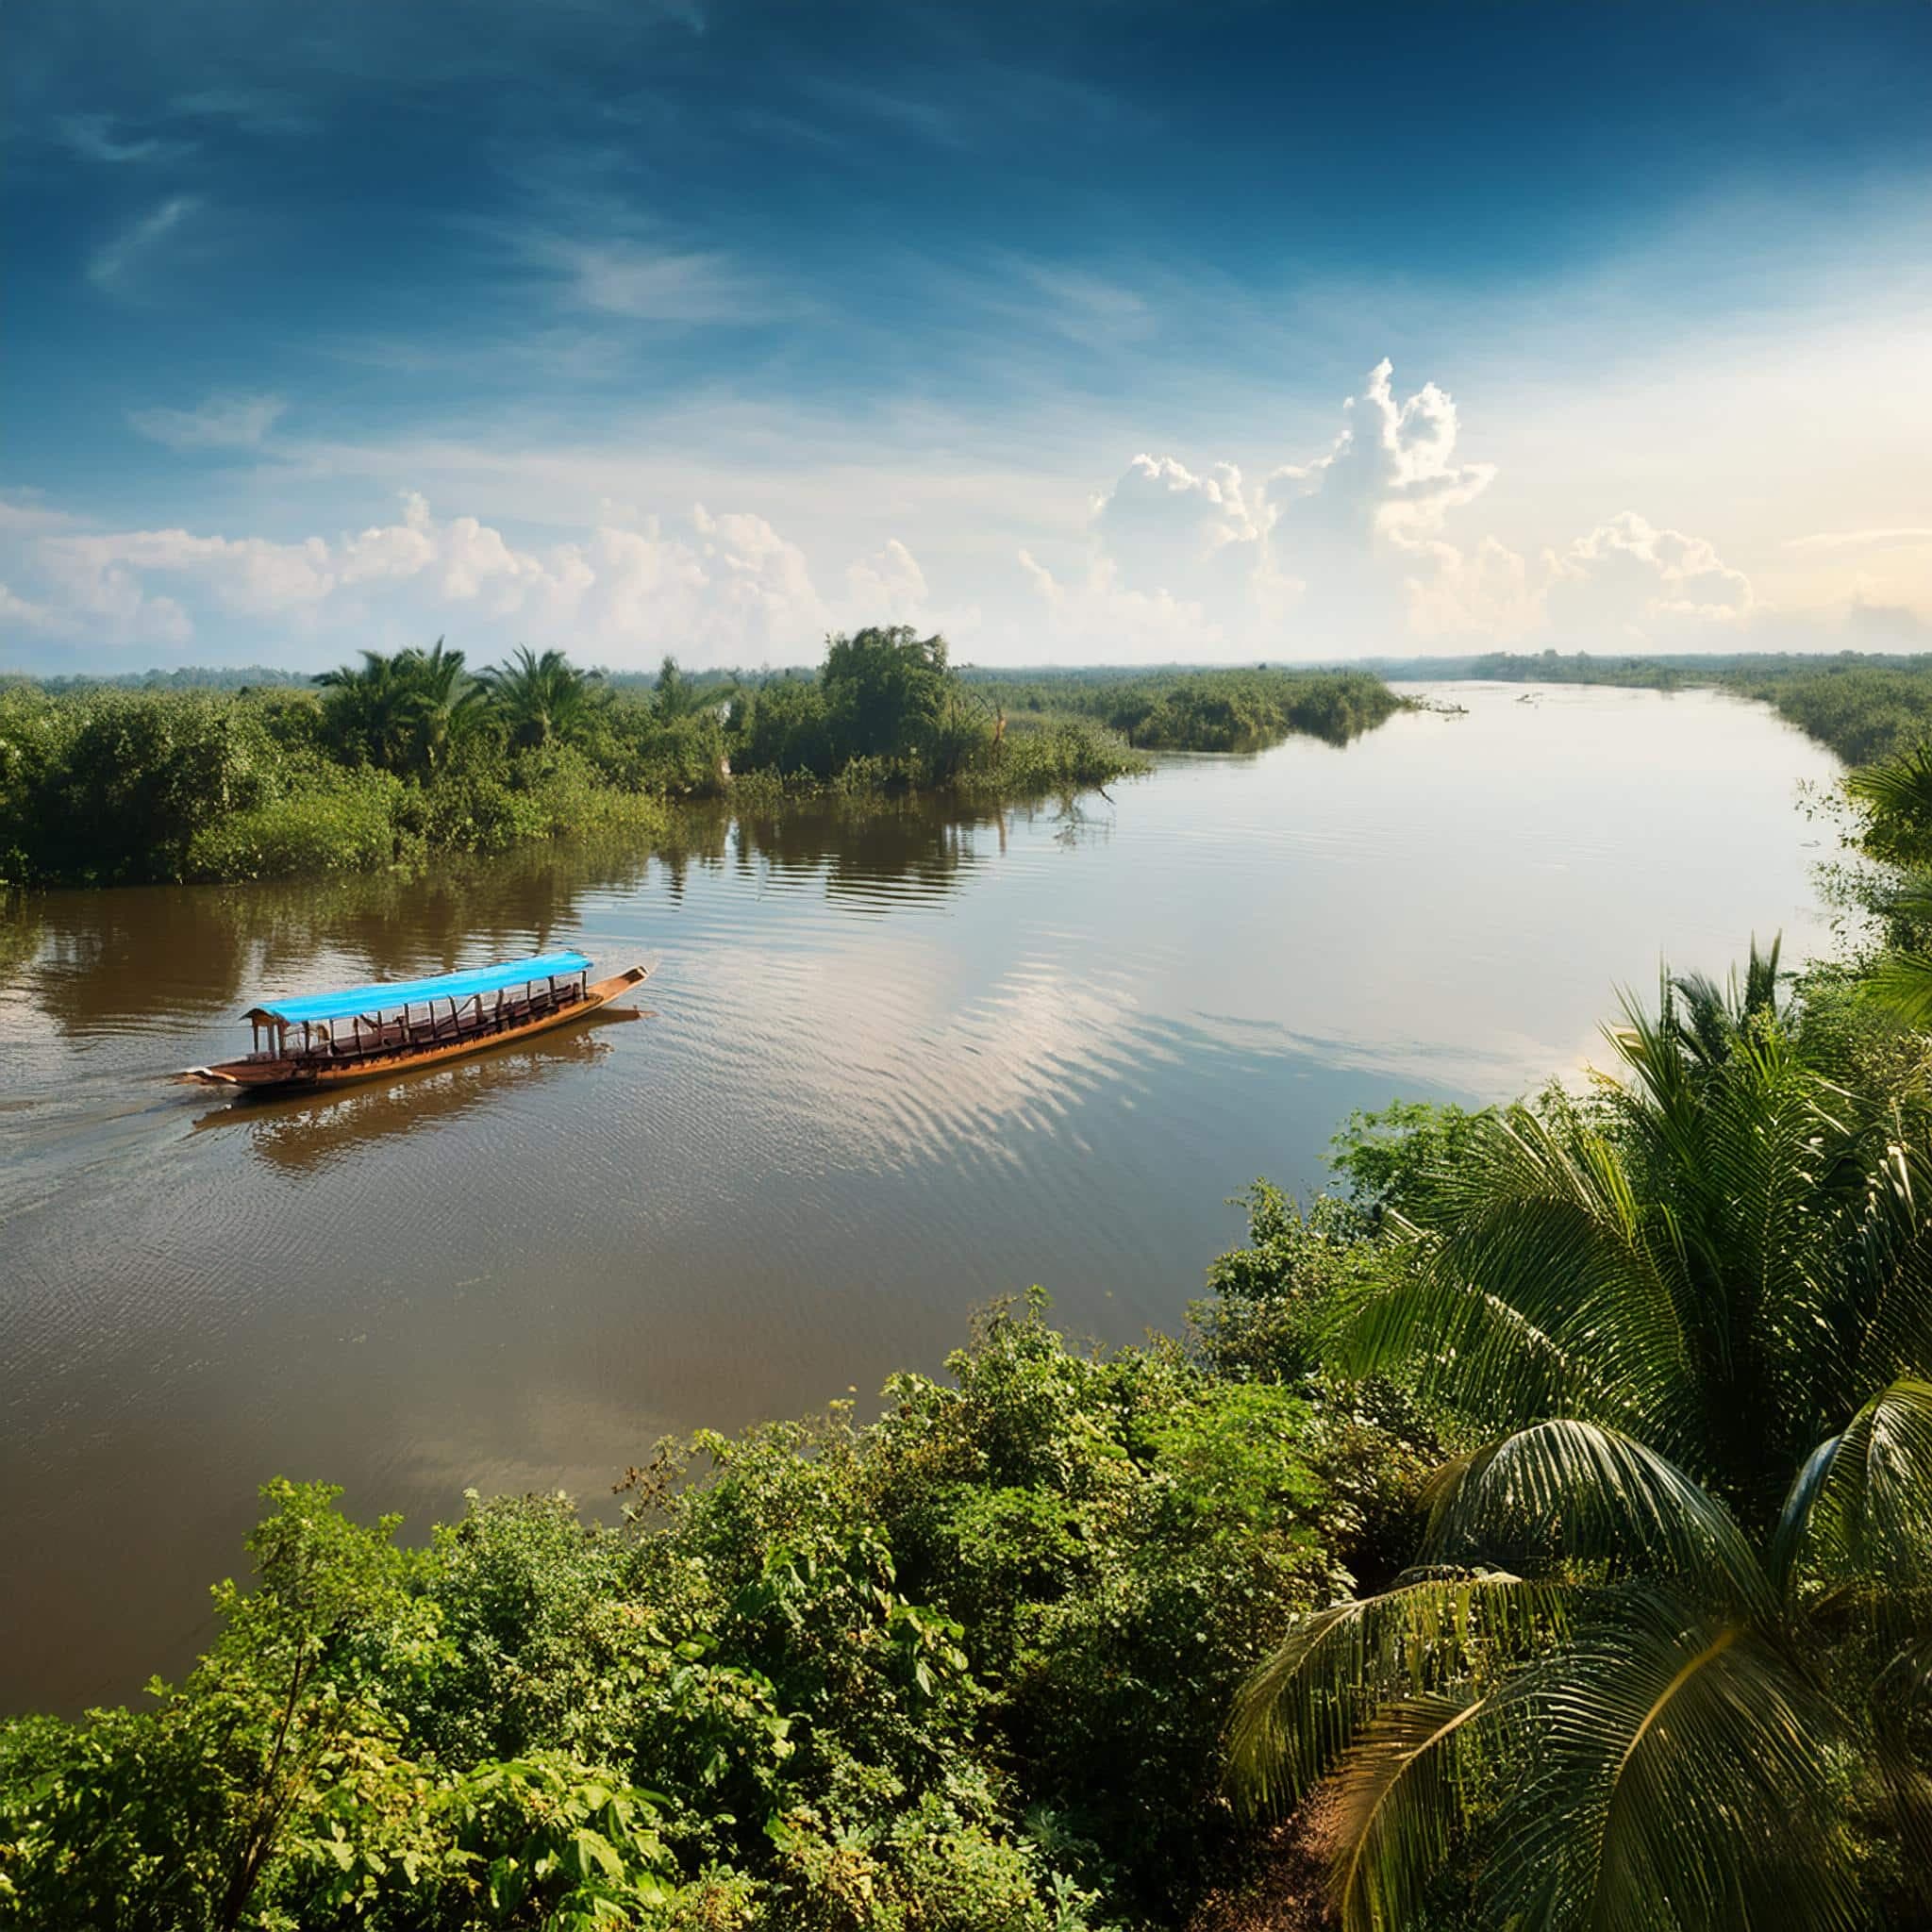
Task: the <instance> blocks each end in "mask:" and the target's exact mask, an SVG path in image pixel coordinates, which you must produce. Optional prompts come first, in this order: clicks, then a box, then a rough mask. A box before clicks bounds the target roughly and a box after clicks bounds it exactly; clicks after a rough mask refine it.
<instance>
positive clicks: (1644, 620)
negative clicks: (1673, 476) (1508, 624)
mask: <svg viewBox="0 0 1932 1932" xmlns="http://www.w3.org/2000/svg"><path fill="white" fill-rule="evenodd" d="M1550 571H1551V578H1552V591H1553V595H1554V597H1555V599H1556V600H1557V602H1558V603H1559V604H1561V605H1568V604H1569V603H1570V602H1571V599H1570V597H1569V594H1568V593H1570V592H1571V591H1575V590H1577V589H1579V588H1580V589H1581V590H1582V591H1585V592H1586V593H1587V594H1586V598H1585V601H1584V606H1583V608H1584V609H1585V610H1586V611H1587V612H1589V613H1590V614H1591V615H1592V616H1599V615H1601V614H1602V613H1604V612H1605V611H1606V610H1609V611H1611V612H1622V613H1624V614H1625V621H1626V622H1627V624H1628V625H1630V627H1631V629H1632V632H1633V635H1636V636H1639V637H1646V636H1648V634H1649V627H1652V626H1654V625H1656V624H1657V621H1658V620H1660V619H1671V618H1688V619H1690V620H1691V621H1692V622H1693V623H1699V624H1735V623H1737V622H1738V620H1739V619H1740V618H1741V617H1743V616H1744V615H1745V614H1746V613H1747V612H1748V611H1749V610H1750V608H1751V602H1752V599H1751V584H1750V580H1749V579H1748V578H1747V577H1746V576H1745V575H1744V574H1743V573H1742V572H1741V571H1736V570H1732V569H1731V568H1730V566H1729V565H1728V564H1726V563H1725V562H1724V558H1721V557H1720V556H1719V555H1718V554H1717V551H1716V550H1715V549H1714V548H1713V547H1712V545H1711V544H1710V543H1709V542H1708V541H1706V540H1705V539H1704V538H1702V537H1689V536H1686V535H1685V534H1684V532H1683V531H1682V530H1660V529H1658V528H1657V526H1656V525H1654V524H1652V523H1651V522H1650V521H1649V520H1648V519H1647V518H1645V517H1641V516H1639V515H1638V514H1637V512H1636V511H1635V510H1625V511H1624V513H1623V514H1622V515H1621V516H1616V517H1612V518H1611V519H1610V521H1609V522H1608V523H1607V524H1601V525H1598V526H1597V527H1596V528H1595V529H1594V530H1591V532H1589V534H1588V535H1586V536H1582V537H1579V538H1577V540H1576V541H1574V543H1572V544H1571V546H1570V548H1569V549H1568V551H1566V552H1565V553H1564V554H1563V555H1562V556H1560V557H1555V558H1551V559H1550Z"/></svg>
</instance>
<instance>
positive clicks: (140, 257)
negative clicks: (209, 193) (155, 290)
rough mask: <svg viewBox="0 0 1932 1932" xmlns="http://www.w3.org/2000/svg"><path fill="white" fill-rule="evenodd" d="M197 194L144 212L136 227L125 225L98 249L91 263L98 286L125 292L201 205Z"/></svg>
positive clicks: (173, 198)
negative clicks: (163, 245)
mask: <svg viewBox="0 0 1932 1932" xmlns="http://www.w3.org/2000/svg"><path fill="white" fill-rule="evenodd" d="M201 205H202V204H201V198H200V196H198V195H193V194H174V195H170V196H169V197H168V199H167V200H166V201H164V202H162V203H161V205H160V206H159V207H158V208H156V209H154V210H153V212H152V213H150V214H146V215H143V216H142V218H141V220H140V221H138V222H136V223H135V224H134V225H133V226H132V227H129V228H124V229H123V230H122V231H121V233H120V234H118V235H116V236H115V237H114V239H113V240H112V241H111V242H108V243H107V244H106V245H105V246H104V247H102V248H100V249H98V250H96V251H95V254H94V258H93V259H92V261H91V262H89V263H88V269H87V278H88V280H89V281H91V282H92V284H93V285H94V287H95V288H97V289H106V290H109V291H116V292H119V291H124V290H125V289H126V288H127V287H128V286H129V284H130V283H131V282H132V280H133V278H134V277H135V276H136V275H138V274H139V273H140V272H141V271H142V269H144V268H145V267H146V266H147V265H148V264H149V263H150V262H151V261H152V260H153V258H155V256H156V255H157V254H158V251H159V249H160V247H161V244H162V243H163V242H165V241H166V240H167V239H168V237H169V236H171V235H173V234H175V233H176V232H177V231H178V230H179V229H180V228H181V226H182V225H183V224H184V223H186V222H188V221H189V220H191V219H192V217H193V215H194V214H195V212H196V210H198V209H199V208H200V207H201Z"/></svg>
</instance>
